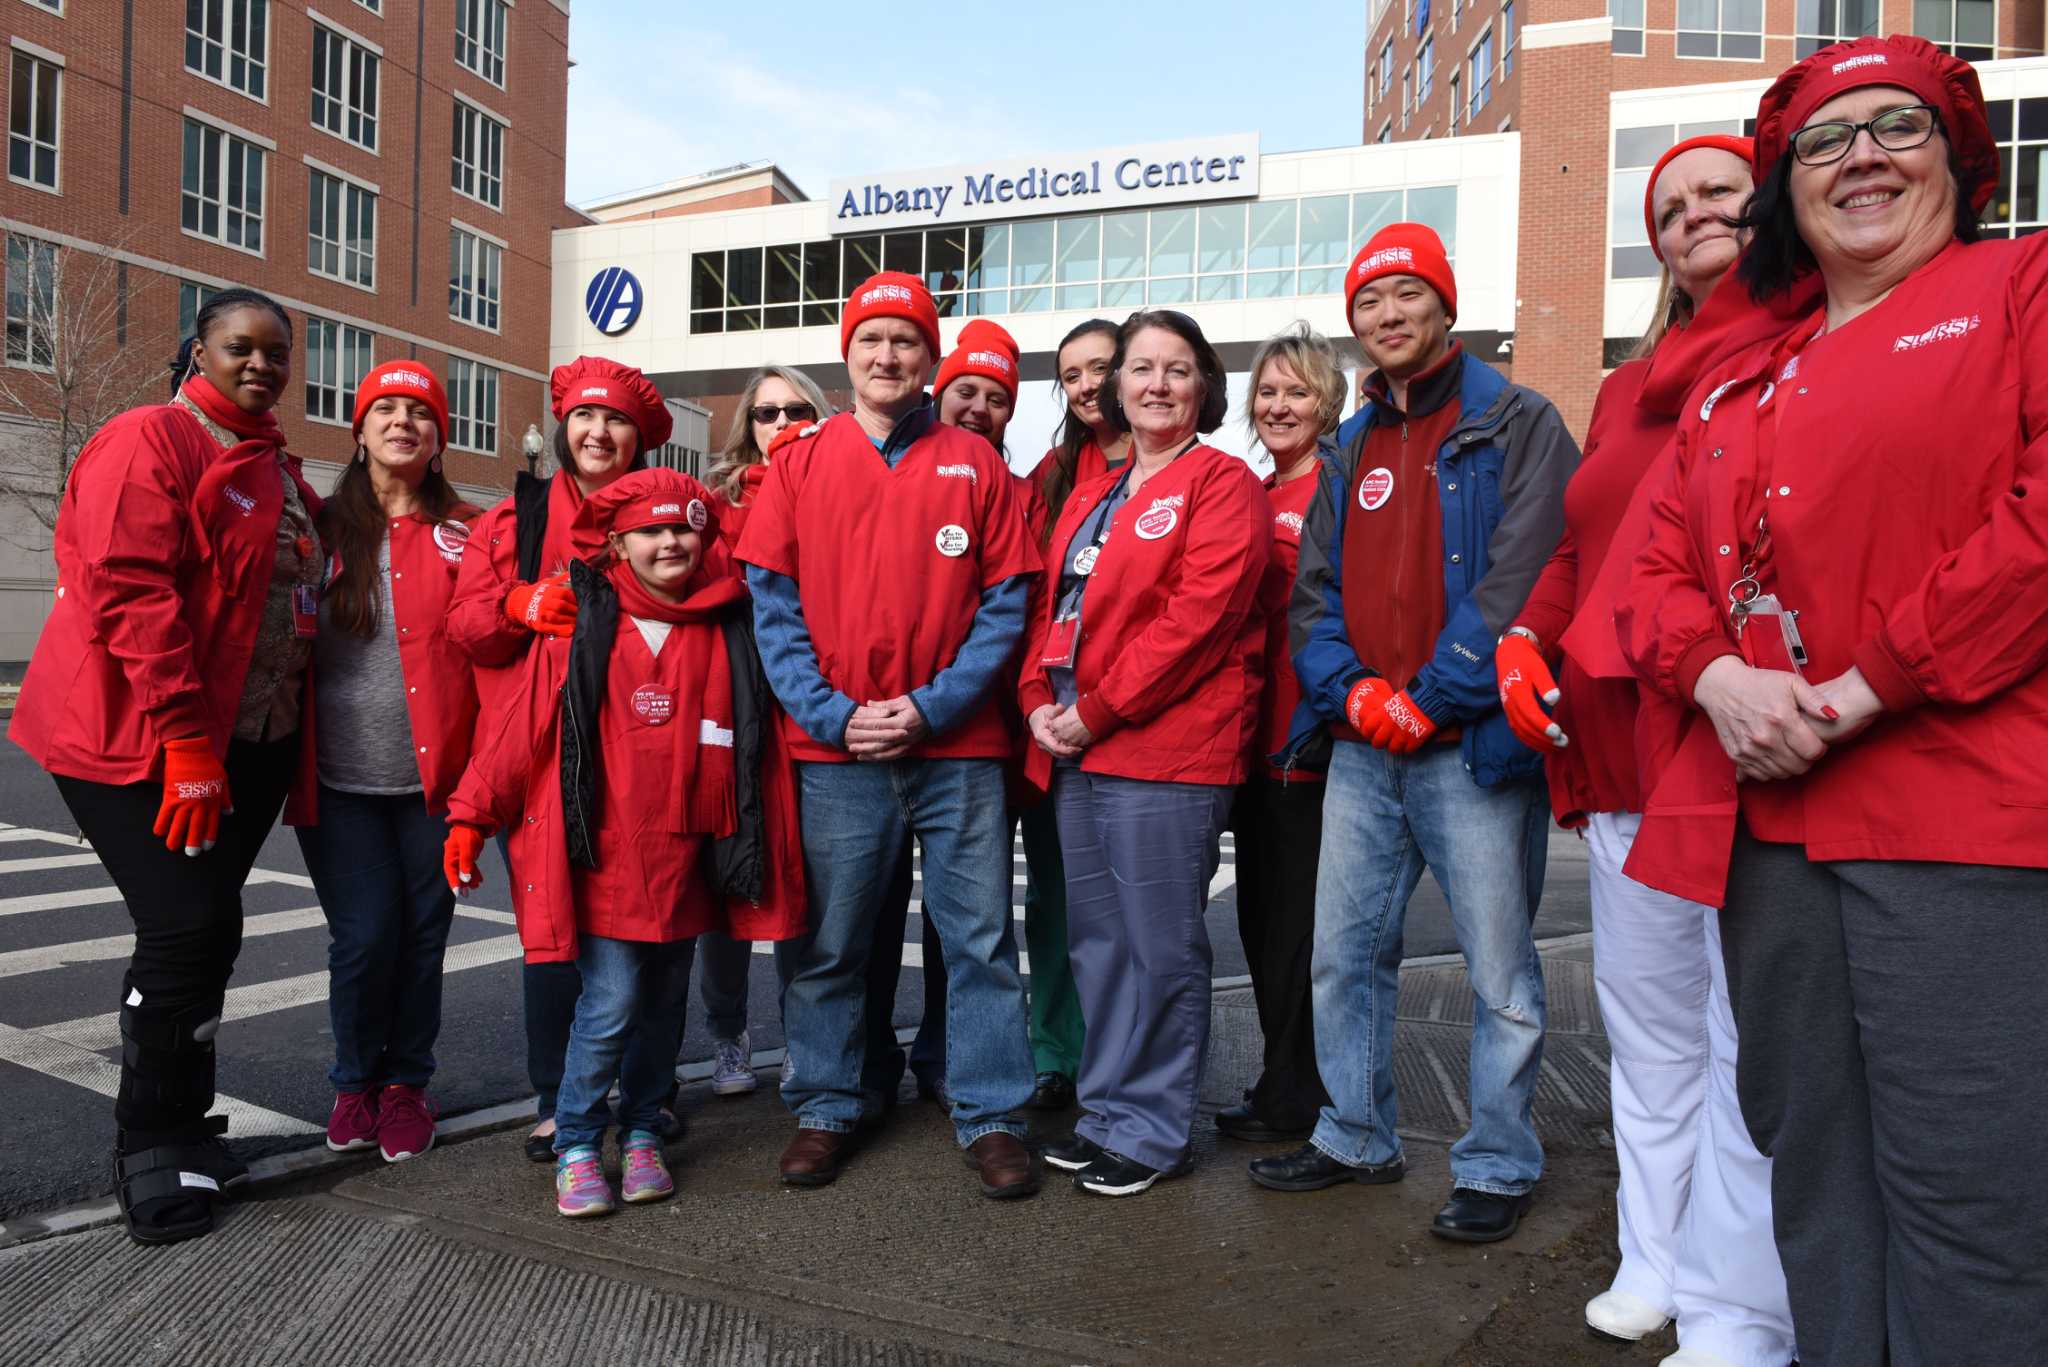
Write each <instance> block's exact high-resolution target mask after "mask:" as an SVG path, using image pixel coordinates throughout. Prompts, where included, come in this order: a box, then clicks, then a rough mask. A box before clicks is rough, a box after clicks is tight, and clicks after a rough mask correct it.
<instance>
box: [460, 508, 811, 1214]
mask: <svg viewBox="0 0 2048 1367" xmlns="http://www.w3.org/2000/svg"><path fill="white" fill-rule="evenodd" d="M573 553H574V554H575V555H576V557H577V559H576V560H575V561H574V562H573V563H572V564H571V565H570V568H569V576H570V585H571V587H572V588H573V589H574V590H575V594H576V601H577V614H576V627H575V633H574V635H573V636H571V637H570V638H568V639H566V640H564V639H561V638H557V637H544V638H540V639H538V640H536V641H535V643H534V646H533V649H532V650H530V651H529V652H528V653H527V656H526V659H525V661H524V662H523V664H522V666H521V669H520V674H519V679H518V686H517V688H516V689H515V690H514V692H513V696H512V698H511V699H510V700H509V706H508V707H507V708H506V710H505V711H504V712H503V713H502V714H500V715H499V716H498V717H496V718H495V719H493V721H492V722H491V724H489V725H487V726H486V727H484V728H483V730H484V731H485V732H486V733H487V734H484V735H480V736H479V739H478V745H477V753H476V755H475V757H474V758H473V759H472V760H471V762H470V766H469V770H468V772H467V773H466V774H464V776H463V779H462V782H461V784H460V785H459V786H458V787H457V789H456V792H455V795H454V797H453V798H452V799H451V800H450V802H449V808H448V810H449V825H450V829H449V834H448V842H447V848H446V858H445V868H446V870H447V873H448V882H449V885H450V886H451V887H453V888H454V889H455V890H456V891H457V892H459V893H467V892H469V891H471V890H473V889H474V888H476V887H477V885H478V884H479V882H480V881H481V872H480V870H479V869H478V868H477V857H478V855H479V854H480V853H481V852H482V849H483V844H484V841H485V839H486V838H488V837H489V835H490V834H491V832H492V831H493V830H494V829H495V828H496V827H498V826H500V825H503V826H509V827H510V828H511V832H512V834H511V845H512V860H511V866H512V867H513V868H515V869H517V870H518V871H519V876H518V880H517V882H516V884H515V886H514V887H513V889H512V901H513V908H514V910H515V912H516V913H517V915H518V920H519V936H520V940H521V942H522V943H523V944H524V946H525V948H526V956H527V959H528V960H529V961H530V962H536V963H542V962H554V961H563V960H574V961H576V963H577V965H578V967H579V968H580V970H581V972H582V978H583V990H582V995H581V996H580V997H579V998H578V1000H577V1003H576V1019H575V1024H574V1026H573V1027H572V1029H571V1031H570V1036H569V1052H568V1061H567V1065H566V1069H565V1071H564V1074H563V1077H562V1086H561V1091H560V1093H559V1095H558V1098H557V1101H556V1109H555V1155H556V1165H555V1188H556V1209H558V1210H559V1211H560V1212H561V1213H562V1214H563V1215H569V1216H580V1215H602V1214H605V1213H607V1212H609V1211H610V1210H611V1209H612V1201H613V1196H612V1188H611V1186H610V1183H609V1182H608V1181H607V1179H606V1177H605V1174H604V1169H603V1166H602V1163H601V1149H602V1145H603V1142H604V1133H605V1130H606V1128H607V1127H608V1126H609V1125H610V1123H611V1120H612V1116H611V1112H610V1109H609V1107H608V1106H607V1105H606V1101H605V1097H606V1093H607V1092H609V1091H610V1089H611V1087H612V1084H613V1082H614V1081H616V1082H617V1083H618V1085H619V1114H618V1124H619V1129H620V1132H621V1138H620V1158H621V1167H622V1169H623V1180H622V1184H621V1189H620V1192H619V1196H620V1198H621V1199H623V1200H626V1201H629V1202H640V1201H659V1200H662V1199H663V1198H665V1197H667V1196H668V1195H670V1194H671V1193H672V1192H673V1191H674V1190H675V1184H674V1182H673V1180H672V1179H671V1178H670V1176H669V1172H668V1169H667V1167H666V1165H665V1164H664V1163H663V1161H662V1155H661V1140H660V1136H659V1131H660V1110H661V1106H662V1103H663V1102H664V1101H665V1100H666V1099H667V1096H668V1092H669V1081H670V1076H669V1068H668V1066H667V1065H666V1064H663V1065H662V1066H660V1067H648V1068H645V1069H639V1068H634V1067H622V1066H621V1065H622V1061H624V1060H626V1059H627V1055H626V1052H625V1044H626V1040H627V1039H628V1038H629V1037H630V1035H631V1034H632V1032H633V1031H634V1030H635V1029H641V1030H644V1029H646V1028H648V1026H649V1024H650V1023H651V1022H654V1021H667V1022H671V1023H673V1027H674V1028H672V1029H671V1034H675V1033H679V1028H680V1024H681V1022H682V1020H683V998H684V997H685V996H686V995H687V993H688V991H689V981H690V965H691V961H692V959H693V958H694V956H695V948H696V937H697V936H698V935H699V934H701V933H702V932H704V931H705V930H711V929H717V930H724V931H728V932H729V933H730V934H732V935H734V936H735V937H736V938H741V939H748V940H781V939H787V938H789V937H791V936H793V935H795V934H796V933H797V932H798V931H799V930H801V929H802V926H803V905H804V901H803V863H802V852H801V847H800V845H799V844H798V838H797V830H796V802H795V790H794V787H793V786H792V777H791V769H790V765H789V761H788V757H787V755H786V754H785V753H784V751H783V750H782V743H781V739H780V735H779V732H778V731H777V729H776V726H775V723H774V718H773V715H772V712H771V710H770V709H771V707H772V702H771V695H770V694H769V692H768V688H767V684H766V681H765V679H764V677H763V676H762V673H761V669H760V664H759V661H758V659H757V657H756V656H755V653H754V643H753V623H752V613H751V609H750V605H749V602H748V598H747V590H746V586H745V584H744V582H743V581H741V580H740V579H739V578H738V576H736V575H735V574H734V573H733V570H732V565H731V563H730V561H729V560H728V558H727V553H726V550H725V548H724V547H723V546H722V545H721V544H720V542H719V540H718V535H717V527H716V524H715V522H714V515H713V513H712V498H711V494H710V492H709V491H708V490H707V489H705V487H704V486H703V485H701V484H699V483H698V482H697V481H696V480H694V479H691V478H690V477H689V476H687V475H683V474H679V473H677V472H675V471H673V470H642V471H637V472H635V473H633V474H629V475H627V476H625V477H623V478H622V479H620V480H618V481H617V482H616V483H613V484H611V485H609V486H607V487H606V488H604V489H602V490H600V491H599V492H597V493H595V494H592V495H591V496H590V497H589V498H588V499H586V500H585V502H584V505H583V507H582V509H581V510H580V511H579V512H578V514H577V517H576V523H575V531H574V536H573ZM679 1042H680V1041H679V1040H677V1039H675V1038H668V1039H665V1040H652V1041H649V1043H650V1044H651V1045H652V1047H651V1048H649V1049H647V1050H645V1051H644V1053H645V1055H646V1056H647V1057H649V1058H652V1059H658V1060H668V1059H673V1058H674V1057H675V1054H676V1048H677V1046H678V1044H679ZM641 1072H645V1073H647V1074H648V1075H647V1076H639V1075H638V1074H639V1073H641Z"/></svg>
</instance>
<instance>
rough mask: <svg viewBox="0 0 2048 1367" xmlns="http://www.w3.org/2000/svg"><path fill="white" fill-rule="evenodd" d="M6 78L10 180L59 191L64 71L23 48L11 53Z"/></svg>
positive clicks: (8, 173)
mask: <svg viewBox="0 0 2048 1367" xmlns="http://www.w3.org/2000/svg"><path fill="white" fill-rule="evenodd" d="M10 56H11V58H12V60H11V61H10V62H9V63H8V78H7V178H8V179H9V180H18V181H23V182H25V183H27V184H29V185H40V186H42V187H43V188H44V189H45V190H54V189H56V188H57V126H58V124H57V120H58V114H59V107H58V99H59V96H60V94H61V92H62V90H63V83H64V69H63V68H62V67H60V66H58V65H57V64H56V63H54V62H46V61H43V60H42V59H41V58H39V57H31V56H30V55H29V54H28V53H26V52H23V51H22V50H21V49H20V48H15V49H13V50H12V52H11V53H10Z"/></svg>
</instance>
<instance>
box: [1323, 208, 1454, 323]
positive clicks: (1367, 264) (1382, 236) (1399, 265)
mask: <svg viewBox="0 0 2048 1367" xmlns="http://www.w3.org/2000/svg"><path fill="white" fill-rule="evenodd" d="M1388 275H1412V276H1415V277H1416V278H1418V279H1419V280H1421V281H1422V282H1423V283H1424V284H1426V285H1428V286H1429V287H1430V288H1431V289H1433V290H1435V291H1436V293H1437V297H1438V298H1439V299H1442V300H1443V301H1444V312H1446V313H1448V314H1449V315H1450V316H1451V317H1453V318H1456V317H1457V316H1458V278H1457V277H1456V276H1454V275H1452V274H1451V262H1450V258H1448V257H1447V256H1445V255H1444V243H1443V239H1442V238H1440V237H1438V236H1437V235H1436V233H1435V231H1434V230H1433V229H1431V228H1429V227H1428V226H1427V225H1425V224H1421V223H1389V224H1388V225H1387V226H1386V227H1384V228H1382V229H1380V230H1379V231H1378V232H1376V233H1374V234H1373V235H1372V240H1371V241H1370V242H1368V243H1366V244H1365V249H1364V250H1363V251H1361V252H1359V254H1358V255H1357V256H1356V257H1354V258H1352V261H1351V271H1350V273H1349V274H1348V275H1346V276H1345V278H1344V317H1345V320H1346V322H1347V323H1348V322H1349V321H1350V318H1351V306H1352V304H1353V302H1355V301H1356V300H1357V298H1358V292H1359V290H1361V289H1363V288H1365V286H1366V285H1368V284H1370V283H1371V282H1373V281H1375V280H1378V279H1380V278H1381V277H1382V276H1388Z"/></svg>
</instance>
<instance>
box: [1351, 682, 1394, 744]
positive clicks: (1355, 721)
mask: <svg viewBox="0 0 2048 1367" xmlns="http://www.w3.org/2000/svg"><path fill="white" fill-rule="evenodd" d="M1393 695H1394V690H1393V689H1392V688H1389V687H1388V686H1387V681H1386V680H1385V679H1382V678H1380V677H1379V676H1378V675H1377V674H1375V675H1373V676H1372V677H1371V678H1369V679H1360V680H1359V681H1358V682H1357V683H1355V684H1353V685H1351V691H1350V692H1349V693H1347V694H1345V696H1344V720H1346V721H1348V722H1350V723H1351V729H1352V730H1354V731H1356V732H1358V734H1359V735H1361V736H1362V735H1365V734H1366V733H1367V731H1369V730H1370V729H1371V727H1372V719H1373V718H1374V717H1376V716H1378V715H1379V712H1380V709H1381V708H1382V707H1384V706H1385V705H1386V701H1387V699H1388V698H1390V697H1392V696H1393Z"/></svg>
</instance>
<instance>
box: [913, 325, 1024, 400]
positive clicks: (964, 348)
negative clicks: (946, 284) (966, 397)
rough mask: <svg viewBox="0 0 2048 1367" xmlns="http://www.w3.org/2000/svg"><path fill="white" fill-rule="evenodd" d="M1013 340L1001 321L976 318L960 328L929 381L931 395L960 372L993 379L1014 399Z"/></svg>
mask: <svg viewBox="0 0 2048 1367" xmlns="http://www.w3.org/2000/svg"><path fill="white" fill-rule="evenodd" d="M1017 360H1018V353H1017V339H1016V338H1015V337H1012V336H1011V335H1010V332H1009V329H1007V328H1005V327H1004V326H1003V325H1002V324H1001V323H997V322H993V321H991V320H990V319H987V318H976V319H973V320H972V321H970V322H969V323H968V324H967V326H966V327H964V328H961V329H960V345H958V346H956V347H954V348H953V354H952V355H950V356H948V357H946V359H945V360H944V361H943V362H941V363H940V365H939V377H938V379H936V380H934V381H932V397H933V398H937V397H938V396H939V395H941V394H943V393H945V392H946V386H947V385H949V384H951V383H953V381H955V380H957V379H959V378H960V377H961V376H963V375H980V376H983V377H984V378H986V379H990V380H994V381H995V382H996V383H997V384H999V385H1001V386H1002V387H1003V388H1004V389H1005V390H1006V391H1008V393H1009V395H1010V402H1011V403H1013V404H1014V403H1015V402H1017V368H1018V367H1017Z"/></svg>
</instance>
